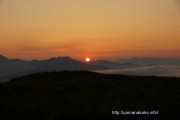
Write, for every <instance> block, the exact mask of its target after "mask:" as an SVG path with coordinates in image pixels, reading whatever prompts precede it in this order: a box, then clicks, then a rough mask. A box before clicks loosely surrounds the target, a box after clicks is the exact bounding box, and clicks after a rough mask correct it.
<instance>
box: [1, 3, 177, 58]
mask: <svg viewBox="0 0 180 120" xmlns="http://www.w3.org/2000/svg"><path fill="white" fill-rule="evenodd" d="M179 46H180V4H179V3H178V0H151V1H150V0H0V54H2V55H5V56H7V57H9V58H21V59H46V58H50V57H55V56H70V57H73V58H76V59H80V60H82V59H84V57H87V56H89V57H91V58H92V59H117V58H122V57H180V47H179Z"/></svg>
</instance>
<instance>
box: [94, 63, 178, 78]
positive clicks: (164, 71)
mask: <svg viewBox="0 0 180 120" xmlns="http://www.w3.org/2000/svg"><path fill="white" fill-rule="evenodd" d="M96 72H101V73H108V74H126V75H140V76H175V77H180V66H172V65H157V66H146V67H137V68H129V69H113V70H100V71H96Z"/></svg>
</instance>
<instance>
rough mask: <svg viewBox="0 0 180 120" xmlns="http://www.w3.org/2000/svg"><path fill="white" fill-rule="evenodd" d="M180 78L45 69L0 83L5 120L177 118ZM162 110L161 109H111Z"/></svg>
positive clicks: (1, 114) (0, 104)
mask: <svg viewBox="0 0 180 120" xmlns="http://www.w3.org/2000/svg"><path fill="white" fill-rule="evenodd" d="M179 86H180V78H175V77H174V78H173V77H148V76H147V77H138V76H125V75H112V74H109V75H107V74H99V73H94V72H87V71H62V72H43V73H38V74H33V75H29V76H24V77H20V78H16V79H12V80H11V81H9V82H7V83H1V84H0V96H1V99H0V119H1V120H14V119H20V120H21V119H23V120H34V119H39V120H40V119H41V120H60V119H62V120H80V119H84V120H95V119H98V120H100V119H102V120H111V119H112V120H114V119H117V120H119V119H123V120H124V119H130V120H132V119H133V120H139V119H141V118H143V119H150V120H152V119H153V120H154V119H156V120H177V119H179V112H178V111H179V109H180V88H179ZM112 110H113V111H115V110H116V111H121V110H124V111H150V110H155V111H159V114H158V115H126V116H123V115H112Z"/></svg>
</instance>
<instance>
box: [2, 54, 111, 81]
mask: <svg viewBox="0 0 180 120" xmlns="http://www.w3.org/2000/svg"><path fill="white" fill-rule="evenodd" d="M101 69H109V68H107V67H104V66H99V65H93V64H88V63H84V62H81V61H78V60H76V59H72V58H70V57H53V58H50V59H48V60H41V61H38V60H32V61H25V60H20V59H8V58H6V57H3V56H1V57H0V80H9V79H12V78H14V77H18V76H23V75H28V74H32V73H38V72H45V71H63V70H101Z"/></svg>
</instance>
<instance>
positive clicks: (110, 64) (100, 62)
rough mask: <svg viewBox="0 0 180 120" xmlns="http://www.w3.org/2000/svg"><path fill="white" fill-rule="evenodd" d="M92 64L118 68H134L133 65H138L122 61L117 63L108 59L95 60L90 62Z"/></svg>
mask: <svg viewBox="0 0 180 120" xmlns="http://www.w3.org/2000/svg"><path fill="white" fill-rule="evenodd" d="M92 64H94V65H100V66H105V67H109V68H113V69H115V68H118V69H123V68H134V67H139V65H138V64H134V63H131V62H124V63H118V62H116V61H108V60H97V61H94V62H92Z"/></svg>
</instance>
